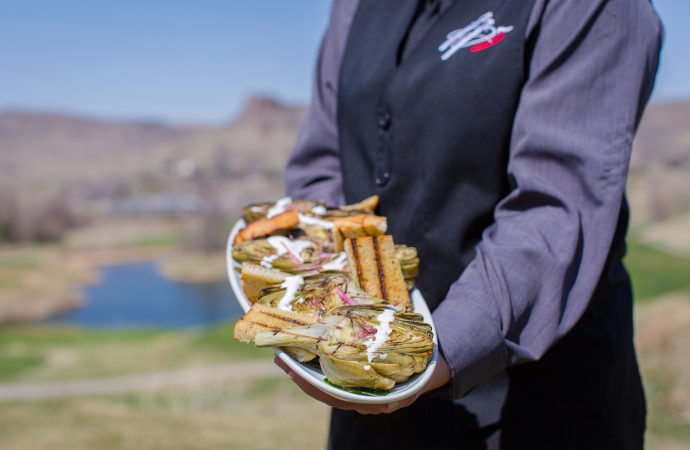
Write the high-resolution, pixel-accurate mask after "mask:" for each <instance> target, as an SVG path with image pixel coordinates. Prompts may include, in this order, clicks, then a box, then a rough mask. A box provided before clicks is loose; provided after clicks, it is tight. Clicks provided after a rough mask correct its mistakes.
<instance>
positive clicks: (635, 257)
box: [624, 239, 690, 301]
mask: <svg viewBox="0 0 690 450" xmlns="http://www.w3.org/2000/svg"><path fill="white" fill-rule="evenodd" d="M624 261H625V265H626V267H627V268H628V271H629V272H630V275H631V278H632V284H633V292H634V295H635V299H636V300H638V301H648V300H651V299H654V298H657V297H659V296H661V295H663V294H666V293H668V292H674V291H684V292H690V260H689V259H684V258H680V257H678V256H674V255H671V254H668V253H666V252H663V251H661V250H657V249H655V248H653V247H650V246H647V245H644V244H642V243H639V242H637V241H636V240H634V239H630V240H629V242H628V254H627V255H626V257H625V260H624Z"/></svg>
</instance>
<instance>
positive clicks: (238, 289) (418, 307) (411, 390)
mask: <svg viewBox="0 0 690 450" xmlns="http://www.w3.org/2000/svg"><path fill="white" fill-rule="evenodd" d="M244 226H245V223H244V220H243V219H240V220H239V221H237V223H236V224H235V226H234V227H233V228H232V231H231V232H230V236H229V237H228V245H227V253H226V259H227V266H228V278H229V279H230V285H231V286H232V290H233V292H234V294H235V297H236V298H237V301H238V302H239V304H240V306H242V309H243V310H244V312H247V311H249V308H251V307H252V303H251V302H250V301H249V299H248V298H247V296H246V295H245V294H244V290H242V284H241V282H240V275H239V272H238V270H239V267H240V265H239V264H238V263H237V262H236V261H235V260H234V259H232V242H233V241H234V240H235V236H236V235H237V233H238V232H239V231H240V230H241V229H242V228H244ZM411 298H412V306H413V307H414V311H415V312H416V313H419V314H421V315H422V317H424V321H425V322H426V323H428V324H430V325H431V328H432V330H433V333H434V353H433V354H432V356H431V361H430V362H429V365H428V366H427V367H426V369H425V370H424V372H422V373H420V374H416V375H414V376H412V377H411V378H410V379H409V380H407V381H406V382H404V383H397V384H396V385H395V387H394V388H393V389H391V390H390V392H389V393H388V395H377V396H369V395H362V394H355V393H351V392H347V391H344V390H342V389H338V388H336V387H333V386H331V385H330V384H326V383H325V382H324V381H323V380H324V375H323V372H321V370H320V369H319V368H318V367H313V366H310V365H307V364H303V363H300V362H299V361H297V360H295V359H293V358H292V357H291V356H289V355H288V354H287V353H285V352H284V351H282V350H281V349H280V348H278V347H274V348H273V351H274V352H275V354H276V355H278V357H279V358H280V359H282V360H283V361H285V363H286V364H287V365H288V367H290V368H291V369H292V370H293V371H295V373H296V374H298V375H299V376H300V377H302V378H303V379H304V380H306V381H307V382H308V383H309V384H311V385H313V386H315V387H316V388H318V389H320V390H322V391H323V392H325V393H327V394H330V395H332V396H333V397H336V398H339V399H341V400H345V401H348V402H352V403H360V404H372V405H373V404H384V403H392V402H397V401H400V400H402V399H404V398H407V397H410V396H412V395H414V394H415V393H417V392H418V391H419V390H420V389H422V388H423V387H424V385H425V384H426V383H427V382H428V381H429V378H431V374H432V373H433V372H434V368H435V367H436V358H437V356H438V340H437V339H436V327H435V326H434V321H433V319H432V318H431V312H430V311H429V307H428V306H427V305H426V301H424V297H422V293H421V292H420V291H419V289H417V288H414V289H413V290H412V292H411Z"/></svg>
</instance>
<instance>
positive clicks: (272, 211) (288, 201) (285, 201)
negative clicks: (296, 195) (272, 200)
mask: <svg viewBox="0 0 690 450" xmlns="http://www.w3.org/2000/svg"><path fill="white" fill-rule="evenodd" d="M290 205H292V198H290V197H283V198H281V199H279V200H278V201H277V202H276V204H275V205H273V206H271V207H270V208H269V209H268V212H267V213H266V217H267V218H269V219H270V218H271V217H275V216H277V215H278V214H283V213H284V212H285V211H286V209H287V207H288V206H290Z"/></svg>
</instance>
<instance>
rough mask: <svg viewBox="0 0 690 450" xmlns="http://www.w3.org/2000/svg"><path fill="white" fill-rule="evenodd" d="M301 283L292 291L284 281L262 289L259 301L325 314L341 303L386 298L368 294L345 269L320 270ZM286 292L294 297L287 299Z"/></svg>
mask: <svg viewBox="0 0 690 450" xmlns="http://www.w3.org/2000/svg"><path fill="white" fill-rule="evenodd" d="M293 278H294V277H293ZM299 284H300V287H299V288H298V289H297V290H296V291H294V292H291V293H288V287H287V286H284V285H283V284H280V285H276V286H272V287H268V288H265V289H263V290H262V291H261V294H260V295H259V299H258V301H257V303H261V304H263V305H267V306H271V307H273V308H281V307H287V310H289V311H294V312H298V313H305V314H315V315H316V316H319V317H321V316H324V315H325V314H326V312H327V311H329V310H331V309H333V308H336V307H338V306H343V305H348V304H355V305H363V304H373V303H380V302H382V301H383V300H379V299H376V298H373V297H371V296H369V295H367V293H366V292H364V291H362V290H361V289H360V288H359V287H357V285H356V284H355V282H354V281H353V280H352V278H351V277H350V275H349V274H348V273H345V272H337V271H326V272H319V273H316V274H314V275H310V276H305V277H303V278H301V280H299ZM286 295H289V296H290V298H288V299H286ZM281 309H282V308H281Z"/></svg>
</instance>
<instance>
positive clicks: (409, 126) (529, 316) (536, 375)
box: [279, 0, 662, 450]
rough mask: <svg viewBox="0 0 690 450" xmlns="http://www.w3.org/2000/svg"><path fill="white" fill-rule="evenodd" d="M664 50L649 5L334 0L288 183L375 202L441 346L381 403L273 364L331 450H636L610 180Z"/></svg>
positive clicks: (623, 220) (618, 185) (637, 396)
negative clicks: (318, 417) (329, 391)
mask: <svg viewBox="0 0 690 450" xmlns="http://www.w3.org/2000/svg"><path fill="white" fill-rule="evenodd" d="M661 41H662V27H661V23H660V21H659V19H658V17H657V15H656V13H655V11H654V9H653V7H652V5H651V4H650V2H649V0H560V1H555V0H520V1H505V0H455V1H453V0H422V1H411V0H408V1H399V0H361V1H348V0H335V1H334V4H333V6H332V13H331V18H330V23H329V26H328V29H327V31H326V33H325V36H324V39H323V41H322V45H321V48H320V51H319V55H318V60H317V64H316V73H315V81H314V89H313V98H312V101H311V105H310V108H309V112H308V114H307V117H306V120H305V122H304V124H303V126H302V128H301V131H300V133H299V136H298V139H297V143H296V146H295V148H294V150H293V152H292V153H291V155H290V158H289V161H288V164H287V167H286V172H285V181H286V191H287V193H288V194H289V195H291V196H293V197H298V198H308V199H324V200H326V201H327V202H328V203H329V204H330V205H338V204H342V203H346V202H347V203H352V202H356V201H359V200H361V199H363V198H365V197H367V196H369V195H373V194H378V195H379V196H380V204H379V211H378V212H379V214H381V215H384V216H387V217H388V223H389V232H390V233H391V234H392V235H393V237H394V240H395V242H397V243H404V244H407V245H412V246H415V247H417V249H418V251H419V255H420V259H421V266H420V275H419V278H418V280H417V287H418V288H419V289H420V291H421V293H422V294H423V296H424V298H425V299H426V301H427V303H428V304H429V306H430V308H431V309H432V311H433V319H434V322H435V326H436V332H437V334H438V339H439V349H440V358H439V363H438V364H437V368H436V370H435V372H434V375H433V377H432V380H431V382H430V383H429V385H427V387H426V389H425V393H424V394H423V395H417V396H414V397H412V398H409V399H406V400H404V401H402V402H400V403H397V404H388V405H383V406H364V405H357V404H351V403H347V402H343V401H340V400H337V399H335V398H333V397H330V396H328V395H326V394H324V393H322V392H320V391H318V390H316V389H315V388H313V387H311V386H310V385H309V384H307V383H306V382H304V381H303V380H301V379H300V378H299V377H298V376H296V375H295V374H294V373H292V372H291V371H290V370H289V369H288V368H286V367H285V366H284V365H282V364H281V366H282V367H283V368H284V369H285V370H286V371H287V372H288V373H289V374H290V376H291V377H292V378H293V380H294V381H295V382H296V383H297V384H298V385H299V386H300V387H301V388H302V389H303V390H304V391H305V392H307V393H308V394H310V395H312V396H313V397H314V398H316V399H318V400H320V401H323V402H324V403H326V404H329V405H331V406H334V409H333V410H332V415H331V425H330V434H329V442H328V445H329V448H331V449H350V448H357V449H369V448H371V449H374V448H376V449H382V448H391V449H392V448H394V449H445V448H463V449H474V448H477V449H479V448H482V449H495V448H501V449H521V450H524V449H570V448H572V449H609V450H611V449H641V448H642V447H643V434H644V427H645V400H644V393H643V389H642V384H641V381H640V375H639V371H638V367H637V363H636V357H635V350H634V347H633V340H632V335H633V325H632V295H631V289H630V281H629V278H628V274H627V273H626V270H625V268H624V266H623V264H622V257H623V255H624V253H625V233H626V228H627V222H628V207H627V204H626V201H625V196H624V187H625V181H626V176H627V169H628V163H629V157H630V152H631V145H632V141H633V137H634V134H635V131H636V128H637V125H638V123H639V121H640V118H641V115H642V113H643V110H644V107H645V105H646V103H647V101H648V98H649V96H650V92H651V90H652V86H653V81H654V77H655V74H656V69H657V64H658V58H659V51H660V46H661ZM279 364H280V363H279Z"/></svg>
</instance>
